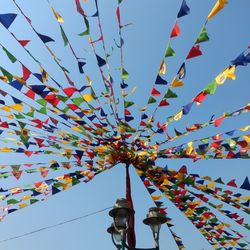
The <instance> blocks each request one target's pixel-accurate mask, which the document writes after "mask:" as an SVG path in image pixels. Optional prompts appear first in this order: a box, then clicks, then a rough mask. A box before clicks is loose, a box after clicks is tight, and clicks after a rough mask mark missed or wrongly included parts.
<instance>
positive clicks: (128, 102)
mask: <svg viewBox="0 0 250 250" xmlns="http://www.w3.org/2000/svg"><path fill="white" fill-rule="evenodd" d="M134 104H135V103H134V102H130V101H125V100H124V108H129V107H131V106H133V105H134Z"/></svg>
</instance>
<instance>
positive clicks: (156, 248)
mask: <svg viewBox="0 0 250 250" xmlns="http://www.w3.org/2000/svg"><path fill="white" fill-rule="evenodd" d="M122 244H123V245H124V246H125V247H126V249H128V250H159V247H158V246H157V247H153V248H133V247H129V246H128V245H127V243H126V242H125V241H122Z"/></svg>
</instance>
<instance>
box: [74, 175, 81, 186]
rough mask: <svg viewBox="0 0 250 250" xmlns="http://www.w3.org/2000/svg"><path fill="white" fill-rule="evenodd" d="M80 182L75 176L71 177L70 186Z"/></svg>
mask: <svg viewBox="0 0 250 250" xmlns="http://www.w3.org/2000/svg"><path fill="white" fill-rule="evenodd" d="M78 183H80V181H79V180H78V179H76V178H74V177H73V178H72V186H75V185H76V184H78Z"/></svg>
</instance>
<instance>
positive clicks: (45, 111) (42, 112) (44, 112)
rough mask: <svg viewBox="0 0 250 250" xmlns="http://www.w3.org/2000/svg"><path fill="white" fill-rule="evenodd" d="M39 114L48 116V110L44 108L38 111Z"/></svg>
mask: <svg viewBox="0 0 250 250" xmlns="http://www.w3.org/2000/svg"><path fill="white" fill-rule="evenodd" d="M37 112H39V113H41V114H44V115H46V114H47V109H46V107H42V108H41V109H39V110H37Z"/></svg>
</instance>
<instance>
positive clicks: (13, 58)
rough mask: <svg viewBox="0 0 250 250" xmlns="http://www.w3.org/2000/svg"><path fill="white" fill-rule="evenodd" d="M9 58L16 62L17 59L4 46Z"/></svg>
mask: <svg viewBox="0 0 250 250" xmlns="http://www.w3.org/2000/svg"><path fill="white" fill-rule="evenodd" d="M2 48H3V50H4V52H5V53H6V55H7V56H8V58H9V59H10V60H11V62H12V63H15V62H16V61H17V59H16V58H15V57H14V56H13V55H12V54H11V53H10V52H9V51H8V50H7V49H6V48H4V47H2Z"/></svg>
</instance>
